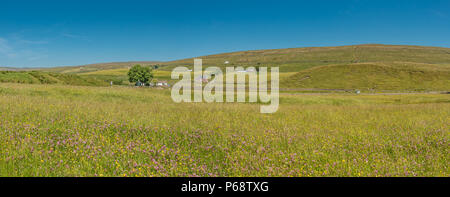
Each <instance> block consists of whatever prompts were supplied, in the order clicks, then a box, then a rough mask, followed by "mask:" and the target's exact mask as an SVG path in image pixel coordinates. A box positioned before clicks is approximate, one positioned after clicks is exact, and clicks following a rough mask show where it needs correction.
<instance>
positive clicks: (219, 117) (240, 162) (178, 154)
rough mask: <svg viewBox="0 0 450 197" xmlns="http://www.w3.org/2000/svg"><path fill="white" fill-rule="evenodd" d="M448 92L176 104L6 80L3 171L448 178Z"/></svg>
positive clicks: (132, 92) (154, 96) (131, 92)
mask: <svg viewBox="0 0 450 197" xmlns="http://www.w3.org/2000/svg"><path fill="white" fill-rule="evenodd" d="M449 107H450V96H449V95H443V94H442V95H438V94H436V95H431V94H427V95H424V94H416V95H342V94H330V95H319V96H316V95H282V96H281V104H280V109H279V111H278V112H277V113H275V114H260V113H259V104H245V103H223V104H222V103H215V104H207V103H181V104H176V103H173V102H172V100H171V98H170V92H169V91H167V90H156V89H144V88H126V87H113V88H111V87H78V86H63V85H24V84H0V131H1V132H0V147H2V148H1V149H0V176H450V169H449V168H448V166H449V145H450V144H449V137H450V132H449V125H448V122H450V111H449V110H448V109H449Z"/></svg>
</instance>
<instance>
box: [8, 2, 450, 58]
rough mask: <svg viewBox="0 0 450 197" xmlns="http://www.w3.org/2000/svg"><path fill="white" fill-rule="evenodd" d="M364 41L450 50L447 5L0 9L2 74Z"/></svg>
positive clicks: (45, 5)
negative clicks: (10, 69) (8, 69)
mask: <svg viewBox="0 0 450 197" xmlns="http://www.w3.org/2000/svg"><path fill="white" fill-rule="evenodd" d="M365 43H380V44H407V45H424V46H441V47H450V1H448V0H420V1H419V0H358V1H357V0H348V1H347V0H339V1H337V0H329V1H325V0H317V1H312V0H311V1H300V0H297V1H282V0H278V1H265V0H258V1H245V0H240V1H235V0H223V1H222V0H205V1H195V0H191V1H187V0H186V1H174V0H164V1H162V0H161V1H133V0H127V1H114V0H110V1H94V0H89V1H87V0H86V1H83V0H64V1H60V0H54V1H49V0H40V1H36V0H30V1H23V0H1V2H0V67H1V66H12V67H42V66H64V65H81V64H88V63H99V62H114V61H141V60H160V61H168V60H176V59H181V58H189V57H195V56H201V55H208V54H215V53H222V52H231V51H241V50H252V49H273V48H291V47H307V46H340V45H352V44H365Z"/></svg>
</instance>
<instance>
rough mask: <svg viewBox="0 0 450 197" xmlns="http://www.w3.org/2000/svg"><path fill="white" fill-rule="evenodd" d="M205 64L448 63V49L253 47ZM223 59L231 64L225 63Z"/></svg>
mask: <svg viewBox="0 0 450 197" xmlns="http://www.w3.org/2000/svg"><path fill="white" fill-rule="evenodd" d="M199 58H202V59H203V65H205V66H219V67H225V66H230V65H231V66H233V65H234V66H238V65H244V66H258V65H261V66H278V67H280V71H281V72H298V71H301V70H304V69H308V68H312V67H315V66H323V65H332V64H349V63H364V62H395V61H396V62H414V63H428V64H450V49H449V48H439V47H421V46H395V45H355V46H341V47H310V48H291V49H273V50H255V51H243V52H234V53H223V54H217V55H210V56H202V57H199ZM225 61H230V64H228V65H225V64H224V62H225ZM165 64H167V65H168V66H167V67H164V68H163V69H167V70H171V69H172V68H173V67H175V66H179V65H186V66H192V65H193V61H192V59H184V60H178V61H173V62H167V63H165Z"/></svg>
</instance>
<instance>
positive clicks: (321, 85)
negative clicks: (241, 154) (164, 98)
mask: <svg viewBox="0 0 450 197" xmlns="http://www.w3.org/2000/svg"><path fill="white" fill-rule="evenodd" d="M198 58H202V59H203V65H204V68H206V67H209V66H217V67H220V68H225V67H228V66H243V67H247V66H255V67H258V66H267V67H272V66H277V67H279V68H280V72H281V73H280V80H281V82H280V86H281V88H285V89H361V90H362V91H377V90H393V91H437V90H439V91H448V90H450V85H448V84H450V48H441V47H422V46H402V45H379V44H368V45H352V46H339V47H307V48H289V49H271V50H253V51H241V52H232V53H223V54H215V55H208V56H201V57H198ZM225 62H228V63H225ZM136 64H141V65H144V66H149V65H158V66H159V68H158V69H157V70H156V71H155V77H156V78H157V79H162V80H168V79H170V71H171V70H172V69H173V68H175V67H177V66H187V67H189V68H192V67H193V60H192V58H189V59H182V60H176V61H170V62H154V61H153V62H152V61H144V62H116V63H101V64H90V65H83V66H71V67H55V68H42V69H38V70H39V71H42V72H53V73H61V74H76V75H77V76H80V77H81V78H83V79H89V78H90V79H92V80H94V81H102V82H103V83H106V82H108V83H109V82H110V81H113V82H114V83H115V84H118V85H126V84H128V82H127V76H126V73H127V71H128V68H129V67H131V66H133V65H136ZM0 78H1V76H0Z"/></svg>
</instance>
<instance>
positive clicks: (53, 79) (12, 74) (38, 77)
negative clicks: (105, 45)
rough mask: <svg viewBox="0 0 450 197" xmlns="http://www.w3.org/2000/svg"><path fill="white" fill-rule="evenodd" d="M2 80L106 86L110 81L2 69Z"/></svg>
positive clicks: (0, 80) (0, 79)
mask: <svg viewBox="0 0 450 197" xmlns="http://www.w3.org/2000/svg"><path fill="white" fill-rule="evenodd" d="M0 82H3V83H5V82H6V83H28V84H65V85H80V86H106V85H108V83H106V82H105V81H102V80H97V79H95V78H90V77H82V76H78V75H74V74H61V73H51V72H39V71H0Z"/></svg>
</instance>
